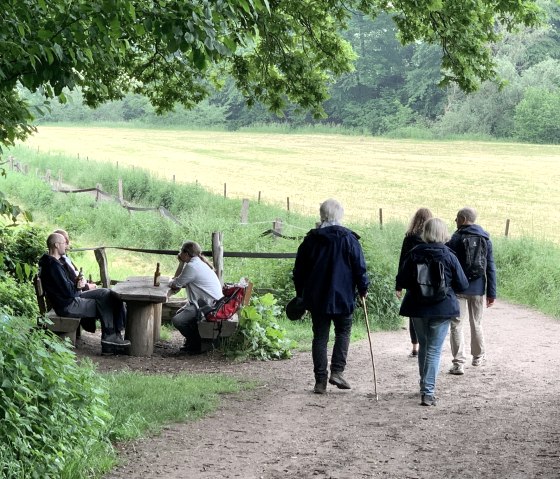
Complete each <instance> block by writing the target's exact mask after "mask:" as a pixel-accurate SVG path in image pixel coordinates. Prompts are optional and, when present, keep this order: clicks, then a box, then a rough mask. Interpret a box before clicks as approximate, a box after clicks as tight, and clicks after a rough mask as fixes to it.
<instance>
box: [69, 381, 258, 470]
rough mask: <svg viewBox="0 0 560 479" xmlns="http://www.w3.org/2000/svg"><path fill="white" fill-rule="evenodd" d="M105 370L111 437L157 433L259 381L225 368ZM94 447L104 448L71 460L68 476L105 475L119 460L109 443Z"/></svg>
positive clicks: (193, 417)
mask: <svg viewBox="0 0 560 479" xmlns="http://www.w3.org/2000/svg"><path fill="white" fill-rule="evenodd" d="M102 376H103V377H104V379H105V380H106V385H107V389H108V391H109V404H108V406H109V412H110V413H111V414H112V416H113V420H112V423H111V425H110V431H109V436H108V439H109V440H111V441H112V442H114V441H125V442H126V441H131V440H134V439H138V438H140V437H145V436H147V435H152V434H157V433H158V432H159V431H160V430H161V428H162V427H163V426H165V425H166V424H171V423H180V422H188V421H194V420H196V419H198V418H200V417H202V416H204V415H205V414H208V413H209V412H212V411H214V410H216V409H217V408H219V407H220V402H221V401H222V400H223V396H224V395H227V394H233V393H238V392H240V391H241V390H244V389H250V388H253V387H254V386H255V383H254V382H248V381H237V380H235V379H233V378H229V377H227V376H225V375H222V374H187V373H182V374H176V375H169V374H157V375H155V374H142V373H137V372H118V373H110V374H103V375H102ZM92 447H93V448H96V449H98V450H99V453H98V454H95V453H91V454H89V457H90V458H92V461H91V462H88V464H82V463H80V464H70V465H69V466H68V468H67V469H66V471H65V476H64V478H63V479H73V478H75V477H92V478H100V477H102V476H103V474H104V473H106V472H108V471H110V470H111V469H112V468H113V467H114V466H115V464H116V462H117V458H116V455H115V454H114V451H111V450H110V449H108V448H107V445H106V444H103V443H96V444H93V445H92ZM90 452H91V451H90ZM88 474H89V475H88Z"/></svg>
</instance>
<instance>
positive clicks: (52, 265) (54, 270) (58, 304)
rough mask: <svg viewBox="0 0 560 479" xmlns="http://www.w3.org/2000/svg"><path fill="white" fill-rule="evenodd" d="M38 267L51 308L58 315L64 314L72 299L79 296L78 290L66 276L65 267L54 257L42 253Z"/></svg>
mask: <svg viewBox="0 0 560 479" xmlns="http://www.w3.org/2000/svg"><path fill="white" fill-rule="evenodd" d="M39 267H40V268H41V273H40V274H41V284H42V286H43V289H44V290H45V293H46V294H47V297H48V298H49V301H50V302H51V304H52V307H53V309H54V310H55V312H56V314H58V315H59V316H64V314H66V308H67V307H68V306H69V305H70V303H71V302H72V300H73V299H74V298H76V297H78V296H80V291H78V290H77V289H76V285H75V284H74V282H73V281H72V280H71V279H70V278H69V277H68V274H67V272H66V268H65V267H64V266H63V265H62V263H61V262H60V261H59V260H57V259H56V258H55V257H53V256H50V255H48V254H44V255H43V256H41V259H40V260H39Z"/></svg>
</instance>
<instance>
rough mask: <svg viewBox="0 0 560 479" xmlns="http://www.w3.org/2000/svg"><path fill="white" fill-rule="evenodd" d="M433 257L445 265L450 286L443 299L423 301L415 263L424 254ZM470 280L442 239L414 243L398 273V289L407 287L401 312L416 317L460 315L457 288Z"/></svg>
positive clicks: (460, 289) (451, 316)
mask: <svg viewBox="0 0 560 479" xmlns="http://www.w3.org/2000/svg"><path fill="white" fill-rule="evenodd" d="M426 257H432V258H433V259H434V260H437V261H440V262H441V263H443V265H444V266H445V282H446V284H447V285H448V286H449V288H448V289H447V295H446V297H445V299H444V300H443V301H440V302H438V303H434V304H423V303H422V302H421V301H420V299H419V296H418V294H419V293H418V292H417V284H418V283H417V282H416V263H418V262H421V260H422V259H423V258H426ZM468 285H469V281H468V280H467V277H466V276H465V273H464V272H463V268H461V265H460V264H459V260H458V259H457V257H456V256H455V255H454V254H453V252H452V251H451V250H450V249H449V248H448V247H447V246H445V245H444V244H442V243H423V244H420V245H418V246H416V247H414V248H413V249H412V250H411V251H410V253H409V254H408V255H407V256H406V257H405V260H404V263H403V266H402V268H401V269H400V270H399V272H398V274H397V289H398V290H402V289H406V294H405V295H404V299H403V302H402V304H401V309H400V311H399V314H400V315H401V316H408V317H413V318H434V319H436V318H454V317H458V316H459V313H460V311H459V302H458V301H457V296H455V292H462V291H463V290H464V289H466V288H467V286H468Z"/></svg>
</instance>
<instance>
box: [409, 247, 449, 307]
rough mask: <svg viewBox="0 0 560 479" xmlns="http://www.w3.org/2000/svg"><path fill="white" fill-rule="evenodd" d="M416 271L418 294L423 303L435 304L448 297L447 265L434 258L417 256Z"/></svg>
mask: <svg viewBox="0 0 560 479" xmlns="http://www.w3.org/2000/svg"><path fill="white" fill-rule="evenodd" d="M413 262H414V266H415V268H414V273H415V278H414V279H415V282H416V285H417V287H416V293H417V294H416V296H417V297H418V300H419V301H420V303H421V304H435V303H439V302H441V301H443V300H444V299H445V298H446V297H447V290H448V286H447V281H446V280H445V265H444V264H443V263H442V262H441V261H439V260H437V259H435V258H433V257H432V256H424V257H423V258H420V257H415V258H413Z"/></svg>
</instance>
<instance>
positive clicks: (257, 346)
mask: <svg viewBox="0 0 560 479" xmlns="http://www.w3.org/2000/svg"><path fill="white" fill-rule="evenodd" d="M276 303H277V301H276V299H275V298H274V296H273V295H272V294H270V293H267V294H265V295H263V296H253V297H252V298H251V304H250V305H248V306H245V307H244V308H243V309H242V310H241V311H240V313H239V328H238V330H237V332H236V334H235V336H234V337H233V338H232V340H231V342H230V344H229V345H228V352H229V355H233V356H237V357H239V356H246V357H252V358H257V359H263V360H267V359H289V358H290V357H291V355H292V354H291V351H290V350H291V349H292V348H293V347H295V343H294V342H293V341H292V340H291V339H289V338H287V337H286V331H285V329H284V328H282V327H281V326H280V325H279V324H278V321H277V320H278V318H279V317H280V315H281V313H282V308H281V307H280V306H278V305H277V304H276Z"/></svg>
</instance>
